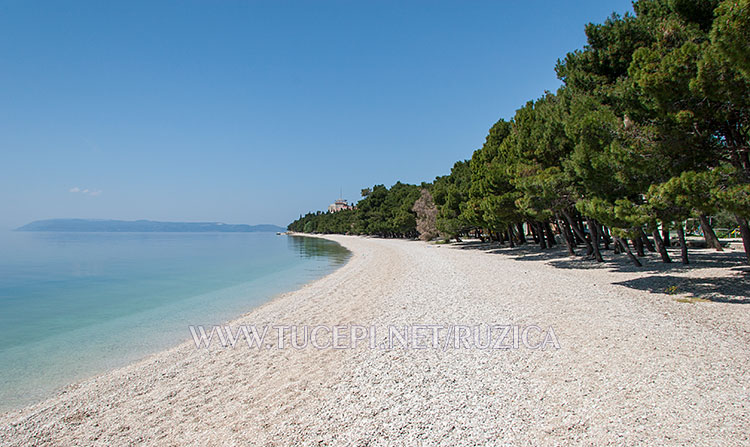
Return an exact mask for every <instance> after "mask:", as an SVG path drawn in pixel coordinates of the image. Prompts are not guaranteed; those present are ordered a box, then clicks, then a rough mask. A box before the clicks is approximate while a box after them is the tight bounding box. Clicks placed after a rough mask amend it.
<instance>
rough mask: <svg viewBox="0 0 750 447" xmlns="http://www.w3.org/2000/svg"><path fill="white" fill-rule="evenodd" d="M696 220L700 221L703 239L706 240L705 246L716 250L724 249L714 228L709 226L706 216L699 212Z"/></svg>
mask: <svg viewBox="0 0 750 447" xmlns="http://www.w3.org/2000/svg"><path fill="white" fill-rule="evenodd" d="M698 220H700V222H701V230H703V239H705V240H706V248H713V249H716V250H717V251H724V248H723V247H722V246H721V242H719V238H718V237H716V233H715V232H714V229H713V228H712V227H711V222H709V220H708V217H706V215H705V214H699V215H698Z"/></svg>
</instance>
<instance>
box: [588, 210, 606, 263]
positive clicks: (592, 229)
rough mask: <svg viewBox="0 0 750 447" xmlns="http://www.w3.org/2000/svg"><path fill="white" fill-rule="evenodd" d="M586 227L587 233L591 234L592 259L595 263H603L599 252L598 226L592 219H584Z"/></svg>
mask: <svg viewBox="0 0 750 447" xmlns="http://www.w3.org/2000/svg"><path fill="white" fill-rule="evenodd" d="M586 225H588V227H589V233H590V234H591V245H592V246H593V247H594V259H596V262H604V258H602V253H601V252H600V251H599V228H598V227H599V224H597V223H596V221H594V220H593V219H586Z"/></svg>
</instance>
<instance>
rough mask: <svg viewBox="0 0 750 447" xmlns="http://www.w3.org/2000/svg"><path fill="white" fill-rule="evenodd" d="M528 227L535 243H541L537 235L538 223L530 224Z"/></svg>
mask: <svg viewBox="0 0 750 447" xmlns="http://www.w3.org/2000/svg"><path fill="white" fill-rule="evenodd" d="M527 225H528V226H529V231H531V238H532V239H534V243H535V244H538V243H539V236H538V235H537V228H536V222H534V223H531V222H528V223H527Z"/></svg>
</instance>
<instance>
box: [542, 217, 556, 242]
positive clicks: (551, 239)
mask: <svg viewBox="0 0 750 447" xmlns="http://www.w3.org/2000/svg"><path fill="white" fill-rule="evenodd" d="M542 226H543V227H544V232H545V233H546V234H547V246H549V247H550V248H551V247H553V246H555V245H557V242H555V233H553V232H552V225H550V223H549V222H544V223H543V224H542Z"/></svg>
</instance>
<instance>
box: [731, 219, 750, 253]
mask: <svg viewBox="0 0 750 447" xmlns="http://www.w3.org/2000/svg"><path fill="white" fill-rule="evenodd" d="M734 217H735V219H737V224H738V225H739V226H740V234H741V235H742V245H743V246H744V247H745V256H747V261H748V263H750V227H748V225H747V220H745V219H743V218H742V217H740V216H738V215H736V214H735V216H734Z"/></svg>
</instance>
